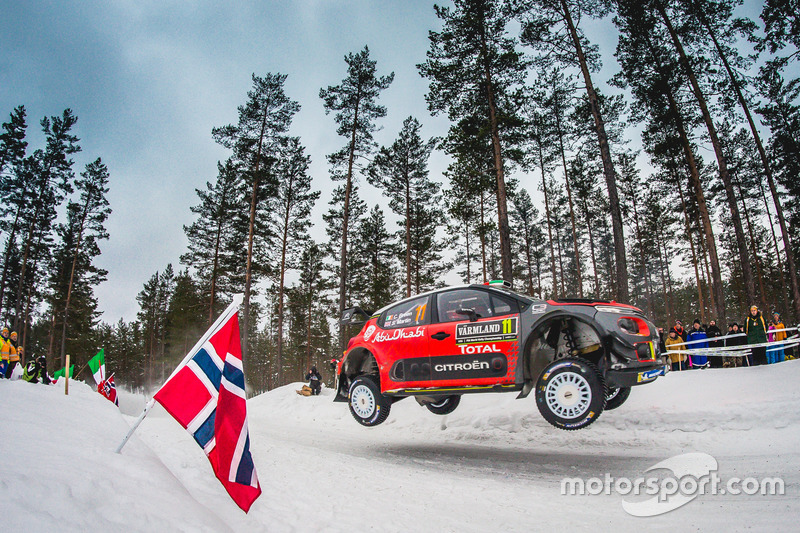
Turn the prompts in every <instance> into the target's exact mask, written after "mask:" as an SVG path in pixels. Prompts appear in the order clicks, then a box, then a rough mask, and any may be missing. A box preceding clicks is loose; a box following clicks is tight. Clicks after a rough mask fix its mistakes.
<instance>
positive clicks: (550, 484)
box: [0, 361, 800, 532]
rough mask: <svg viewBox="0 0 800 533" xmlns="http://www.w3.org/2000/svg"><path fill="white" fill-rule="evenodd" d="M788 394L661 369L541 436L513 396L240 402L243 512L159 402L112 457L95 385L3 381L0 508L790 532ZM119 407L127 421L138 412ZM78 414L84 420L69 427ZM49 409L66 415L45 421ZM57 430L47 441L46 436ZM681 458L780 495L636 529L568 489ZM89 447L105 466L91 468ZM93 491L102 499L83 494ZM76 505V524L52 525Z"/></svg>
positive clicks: (129, 400)
mask: <svg viewBox="0 0 800 533" xmlns="http://www.w3.org/2000/svg"><path fill="white" fill-rule="evenodd" d="M797 383H800V362H796V361H792V362H787V363H783V364H779V365H774V366H771V367H758V368H752V369H746V368H745V369H735V370H727V369H726V370H706V371H694V372H684V373H680V374H678V373H672V374H670V375H668V376H666V377H664V378H660V379H659V380H658V381H657V382H656V383H654V384H652V385H648V386H645V387H640V388H638V389H634V391H633V393H632V394H631V397H630V399H629V400H628V401H627V403H626V404H625V405H623V406H622V407H621V408H619V409H617V410H615V411H607V412H605V413H603V415H602V416H601V417H600V418H599V420H598V421H597V422H596V423H594V424H593V425H592V426H590V427H589V428H587V429H584V430H580V431H575V432H565V431H562V430H558V429H555V428H553V427H551V426H550V425H548V424H547V423H546V422H545V421H544V420H543V419H542V418H541V416H540V415H539V413H538V410H537V409H536V406H535V404H534V400H533V398H528V399H524V400H516V399H515V395H514V394H510V393H507V394H485V395H472V396H465V397H464V398H463V399H462V403H461V405H460V406H459V408H458V409H457V410H456V411H455V412H454V413H452V414H450V415H448V416H446V417H439V416H436V415H433V414H431V413H429V412H428V411H427V410H426V409H424V408H421V407H419V406H418V405H417V404H416V402H414V400H412V399H406V400H403V401H401V402H399V403H396V404H394V405H393V407H392V413H391V415H390V416H389V419H388V420H387V422H386V423H384V424H383V425H381V426H378V427H375V428H364V427H362V426H360V425H359V424H357V423H356V422H355V421H354V420H353V419H352V417H351V416H350V414H349V412H348V409H347V405H346V404H342V403H333V402H332V401H331V399H332V396H331V395H330V391H323V392H324V395H323V396H321V397H311V398H306V397H301V396H299V395H297V394H295V393H294V389H295V388H297V387H298V386H288V387H284V388H282V389H277V390H275V391H271V392H270V393H267V394H264V395H261V396H259V397H256V398H253V399H251V400H249V401H248V410H249V422H250V432H251V442H252V452H253V457H254V460H255V463H256V467H257V469H258V473H259V479H260V481H261V484H262V487H263V491H264V493H263V495H262V497H261V498H260V499H259V500H257V501H256V502H255V504H254V505H253V507H252V509H251V511H250V514H248V515H245V514H244V513H242V512H241V511H240V510H239V509H238V508H237V507H236V506H235V504H233V502H232V501H231V500H230V499H229V498H228V497H227V495H226V494H225V492H224V490H223V489H222V487H221V485H220V484H219V483H218V482H217V481H216V480H215V479H214V477H213V474H212V472H211V469H210V466H209V465H208V461H207V460H206V458H205V456H204V455H203V454H202V452H201V451H200V449H199V448H198V447H197V445H196V444H195V443H194V442H193V440H192V439H191V437H190V436H189V435H188V434H186V433H185V432H184V431H183V430H182V429H181V428H180V426H179V425H178V424H177V423H175V422H174V421H173V420H172V419H171V418H170V417H169V416H168V415H167V414H166V413H165V412H164V411H163V410H161V409H160V408H156V409H154V410H153V411H152V412H151V414H150V416H148V418H147V419H146V420H145V422H144V423H143V424H142V425H141V427H140V428H139V431H138V432H137V434H136V436H135V437H134V438H133V439H132V441H131V443H130V444H129V446H128V447H126V448H125V450H124V451H123V454H122V455H121V456H117V455H116V454H113V452H112V451H111V450H113V448H114V447H115V446H116V444H117V443H118V442H119V439H121V437H122V435H123V434H124V429H125V426H126V424H129V423H130V422H131V421H132V416H126V417H120V416H119V415H118V414H116V411H115V409H113V406H110V404H108V402H105V400H103V399H102V398H100V397H99V395H96V394H94V393H92V392H91V391H90V390H89V389H88V387H84V388H80V387H79V386H76V387H75V392H74V393H73V392H71V395H70V397H69V400H68V401H66V402H65V400H64V396H63V395H60V396H59V395H57V394H55V392H56V391H53V390H47V391H45V392H46V393H47V394H43V390H44V389H43V387H41V386H39V387H38V388H37V387H35V386H30V385H28V384H24V383H8V382H5V383H3V382H0V401H2V402H3V403H4V404H6V405H11V410H10V411H9V412H20V413H23V416H20V417H16V418H15V417H12V418H6V419H5V420H4V425H3V428H2V429H0V442H2V443H3V444H6V443H7V442H12V441H13V442H15V443H17V442H18V443H19V444H20V452H19V454H18V455H17V456H16V457H18V458H19V461H17V462H12V463H6V464H5V465H4V466H2V467H1V468H2V470H0V472H2V473H3V475H2V477H0V498H4V499H9V498H10V499H12V500H13V495H17V494H26V495H32V496H36V495H42V496H43V497H45V499H46V500H47V502H48V504H47V505H45V506H44V508H45V510H46V514H45V512H44V511H42V512H40V513H39V514H37V515H34V517H33V519H32V520H31V517H30V516H29V515H28V514H25V513H24V512H23V510H22V509H21V508H19V507H12V515H11V519H10V521H9V522H8V523H9V524H11V525H12V526H14V527H12V529H11V530H12V531H51V530H53V526H54V524H55V523H58V524H61V525H63V526H64V527H61V528H59V529H60V530H67V531H73V530H80V529H81V528H79V527H76V524H86V525H88V524H92V527H93V528H94V529H96V528H97V527H98V526H99V527H100V528H101V529H103V530H110V529H113V530H121V531H163V530H165V525H166V530H180V531H198V530H204V531H226V530H231V531H300V530H302V531H307V530H319V531H482V532H485V531H499V530H508V531H539V530H544V529H548V530H552V529H554V528H558V529H559V530H563V529H568V530H570V531H633V530H636V531H639V530H641V529H642V528H647V529H648V530H658V531H666V530H672V531H674V530H680V531H687V530H703V531H717V530H726V531H767V530H770V531H795V530H796V529H797V528H796V525H797V520H798V518H800V511H799V510H798V509H799V507H798V506H799V505H800V413H799V412H798V410H797V409H796V406H797V405H798V404H799V403H800V389H799V388H798V387H797V386H796V384H797ZM84 389H85V390H84ZM71 390H72V389H71ZM73 394H74V395H75V396H76V397H73ZM123 400H124V401H123V408H124V410H125V412H126V413H127V414H128V415H132V414H133V413H134V412H135V411H136V410H137V409H138V407H139V405H136V404H137V403H138V404H140V403H141V402H142V401H143V399H142V398H135V397H132V396H125V397H123ZM78 404H79V405H78ZM70 406H71V407H70ZM109 407H112V409H109ZM76 408H78V409H80V410H81V416H80V417H79V418H78V419H75V418H73V419H72V422H69V421H70V416H72V415H71V414H70V413H71V412H70V409H76ZM37 409H38V410H37ZM53 412H57V413H59V416H57V417H55V418H53V419H50V418H48V417H51V416H52V414H51V413H53ZM26 413H27V414H26ZM28 418H33V419H38V420H45V421H46V424H43V425H44V426H46V427H47V428H48V429H49V431H47V432H42V431H40V430H38V429H37V430H35V431H34V430H31V426H30V425H29V424H27V423H26V422H25V420H27V419H28ZM56 434H58V435H60V437H59V438H60V439H61V440H60V441H59V443H58V444H57V443H56V442H50V441H52V440H53V439H54V437H53V435H56ZM37 435H38V437H37ZM145 445H146V446H145ZM688 452H700V453H702V454H708V455H709V456H711V457H712V458H713V459H715V460H716V462H718V472H717V473H718V475H719V477H720V478H721V479H722V480H728V479H731V478H733V477H740V478H745V477H753V478H756V479H761V478H765V477H780V478H781V479H782V480H783V482H784V484H785V494H784V495H782V496H760V495H757V496H747V495H744V494H742V495H738V496H737V495H731V494H726V495H719V494H718V495H710V494H706V495H701V496H698V497H697V498H696V499H694V500H693V501H690V502H689V503H687V504H686V505H684V506H682V507H680V508H679V509H676V510H673V511H671V512H668V513H665V514H662V515H659V516H652V517H647V518H641V517H635V516H631V515H630V514H628V513H627V512H626V511H625V510H624V509H623V506H622V504H623V500H636V498H633V497H632V496H623V495H620V494H618V493H613V492H612V493H610V494H602V495H584V496H576V495H562V494H561V483H562V480H563V479H564V478H567V477H569V478H581V479H582V480H584V481H587V482H588V481H589V480H590V478H599V479H603V478H604V476H606V475H608V476H611V477H613V478H615V479H618V478H620V477H627V478H630V479H635V478H637V477H642V476H650V475H653V474H652V473H650V474H646V473H645V472H646V470H647V469H648V468H650V467H651V466H653V465H654V464H656V463H658V462H659V461H663V460H665V459H668V458H671V457H673V456H676V455H679V454H685V453H688ZM92 453H93V454H95V455H97V456H99V457H100V459H101V460H100V461H92V460H91V459H90V458H87V457H85V456H86V455H87V454H92ZM43 454H45V455H44V456H45V457H48V458H52V462H53V464H54V465H55V464H77V465H79V467H78V468H77V470H75V469H72V470H69V471H68V472H67V473H65V474H63V475H62V473H61V472H62V469H60V468H56V467H55V466H49V467H48V469H47V470H46V472H47V475H46V476H45V477H44V479H42V478H39V477H37V476H36V475H35V472H34V474H31V472H30V471H29V470H27V469H26V468H25V467H24V465H25V464H27V463H26V462H27V461H36V460H40V459H41V457H42V455H43ZM95 463H97V465H96V466H94V465H95ZM109 465H110V466H109ZM164 466H165V467H166V468H164ZM109 468H110V470H109ZM159 469H160V470H159ZM77 472H81V473H83V474H84V476H83V478H82V477H81V476H79V475H78V474H77ZM660 472H661V473H664V472H665V471H663V470H662V471H660ZM109 474H112V475H113V476H109ZM109 477H112V479H111V480H110V481H109V480H108V479H106V478H109ZM92 485H95V486H98V487H101V488H102V487H104V491H101V494H92V492H91V490H90V489H89V487H90V486H92ZM76 486H77V487H79V488H77V489H76ZM53 487H63V488H59V489H57V490H53ZM641 499H642V498H639V500H641ZM75 509H79V510H80V512H79V513H78V516H77V517H76V518H75V519H73V521H70V522H66V523H61V522H58V521H57V520H58V519H57V517H59V516H60V515H62V514H69V513H71V515H73V516H75V515H76V511H75ZM15 513H16V514H15ZM23 524H24V526H25V527H24V528H21V529H20V527H21V525H23ZM120 524H124V526H123V527H120ZM104 526H105V527H104Z"/></svg>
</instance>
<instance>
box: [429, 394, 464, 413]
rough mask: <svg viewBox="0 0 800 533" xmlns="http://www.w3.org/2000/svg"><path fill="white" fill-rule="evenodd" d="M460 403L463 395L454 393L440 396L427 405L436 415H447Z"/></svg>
mask: <svg viewBox="0 0 800 533" xmlns="http://www.w3.org/2000/svg"><path fill="white" fill-rule="evenodd" d="M459 403H461V395H459V394H454V395H452V396H445V397H444V398H439V399H437V400H436V401H435V402H431V403H426V404H425V407H427V408H428V411H430V412H431V413H433V414H435V415H447V414H450V413H452V412H453V411H455V410H456V407H458V404H459Z"/></svg>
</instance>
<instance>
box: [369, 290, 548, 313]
mask: <svg viewBox="0 0 800 533" xmlns="http://www.w3.org/2000/svg"><path fill="white" fill-rule="evenodd" d="M456 289H480V290H487V291H490V292H496V293H498V294H501V295H503V296H511V297H512V298H516V299H517V300H520V301H522V302H524V303H533V302H536V301H538V300H533V299H531V298H528V297H527V296H524V295H522V294H519V293H516V292H514V291H512V290H510V289H507V288H505V287H503V288H501V287H498V286H492V285H485V284H478V283H473V284H470V285H451V286H447V287H440V288H438V289H433V290H430V291H427V292H421V293H419V294H415V295H414V296H410V297H408V298H403V299H402V300H397V301H396V302H392V303H390V304H389V305H385V306H383V307H381V308H380V309H378V310H377V311H375V312H374V313H372V316H376V315H380V314H381V313H383V312H384V311H386V310H387V309H389V308H390V307H394V306H396V305H399V304H401V303H403V302H410V301H411V300H416V299H417V298H421V297H423V296H430V295H432V294H438V293H440V292H445V291H450V290H456ZM541 301H544V300H541Z"/></svg>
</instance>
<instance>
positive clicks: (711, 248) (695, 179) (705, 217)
mask: <svg viewBox="0 0 800 533" xmlns="http://www.w3.org/2000/svg"><path fill="white" fill-rule="evenodd" d="M664 94H665V95H666V96H667V99H668V101H669V106H670V110H671V112H672V114H673V117H674V118H675V127H676V128H677V129H678V135H679V137H680V142H681V147H682V148H683V153H684V157H685V158H686V164H687V165H688V166H689V176H690V181H691V184H692V188H693V189H694V194H695V198H696V200H697V209H698V211H699V212H700V219H701V221H702V224H703V230H704V233H705V240H706V249H707V250H708V255H709V259H710V261H711V278H712V290H713V298H714V303H715V306H714V311H715V314H716V315H717V317H718V319H719V320H725V319H726V316H727V315H726V311H725V293H724V290H723V285H722V272H721V269H720V266H719V256H718V255H717V244H716V241H715V240H714V229H713V226H712V224H711V217H710V216H709V214H708V206H707V205H706V198H705V195H704V194H703V185H702V183H701V182H700V171H699V170H698V168H697V161H696V160H695V157H694V152H693V151H692V145H691V143H690V142H689V136H688V134H687V133H686V129H685V127H684V125H683V117H682V116H681V114H680V110H679V109H678V105H677V103H676V102H675V98H674V96H673V94H672V91H671V90H670V89H669V87H667V88H666V89H665V91H664ZM679 185H680V184H679Z"/></svg>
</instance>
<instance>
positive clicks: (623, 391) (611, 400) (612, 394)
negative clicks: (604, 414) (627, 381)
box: [605, 387, 631, 411]
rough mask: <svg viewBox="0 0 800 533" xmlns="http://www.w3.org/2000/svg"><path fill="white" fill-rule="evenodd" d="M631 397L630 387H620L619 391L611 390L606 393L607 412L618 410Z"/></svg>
mask: <svg viewBox="0 0 800 533" xmlns="http://www.w3.org/2000/svg"><path fill="white" fill-rule="evenodd" d="M630 395H631V388H630V387H619V388H617V389H612V388H609V389H608V392H606V408H605V410H606V411H609V410H611V409H616V408H617V407H619V406H620V405H622V404H623V403H625V400H627V399H628V396H630Z"/></svg>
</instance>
